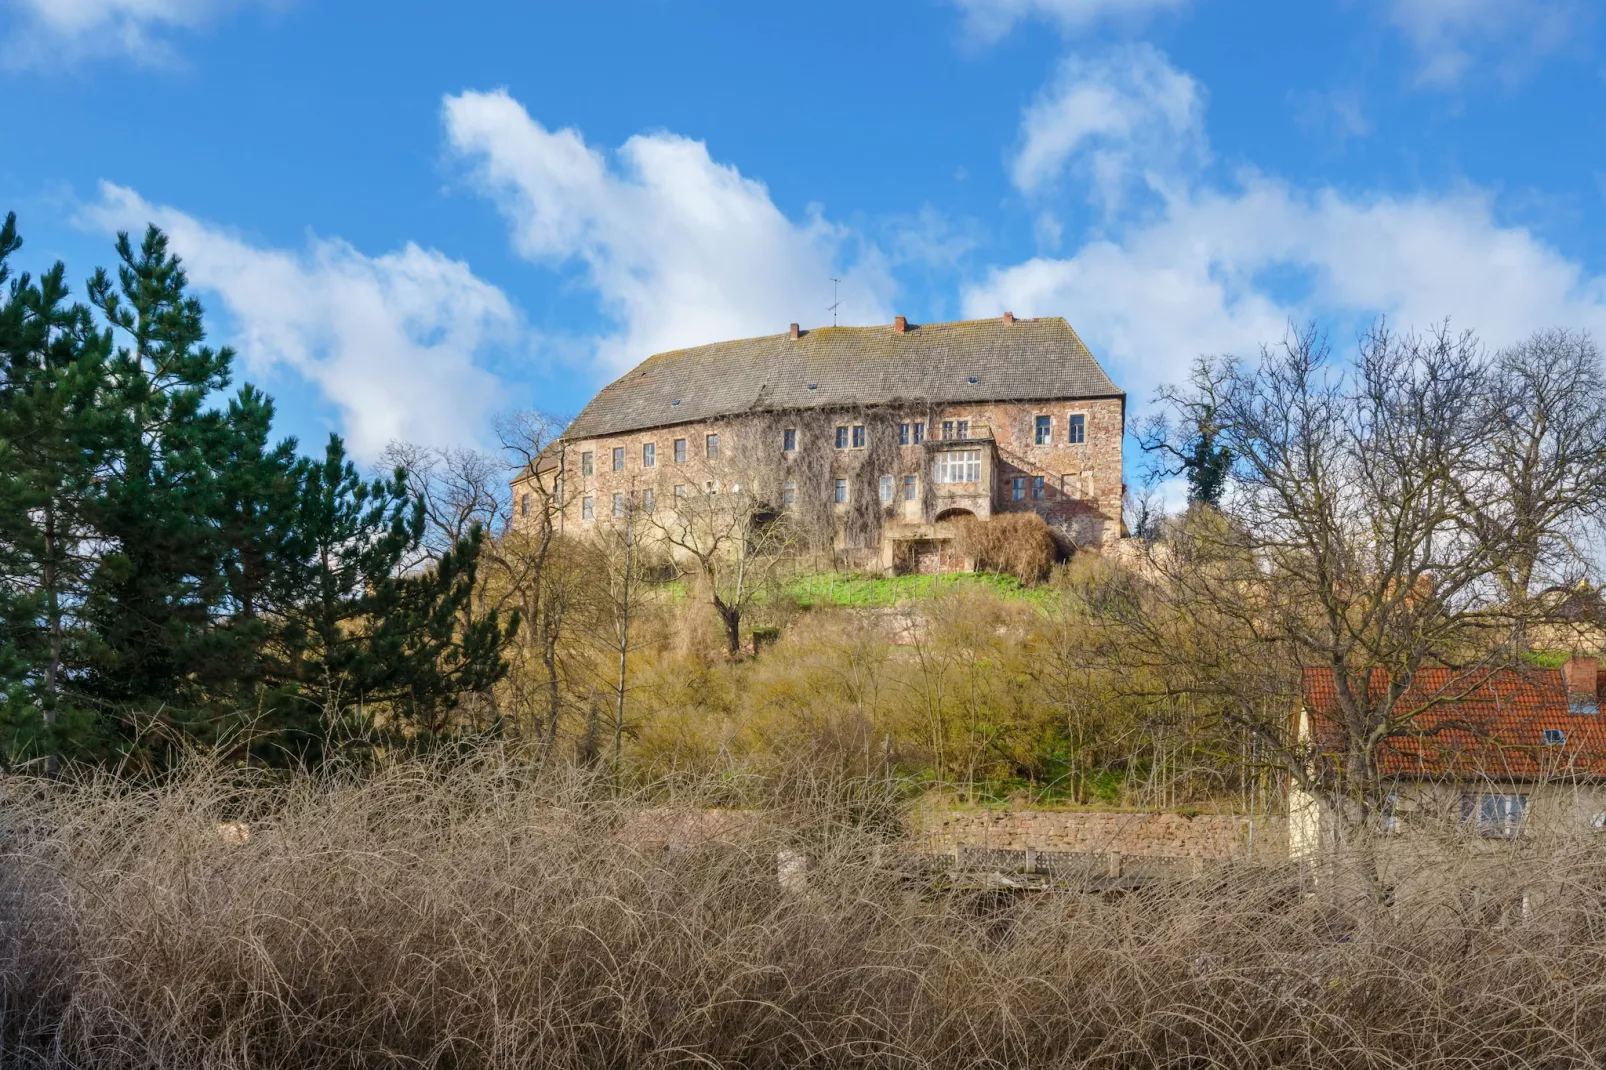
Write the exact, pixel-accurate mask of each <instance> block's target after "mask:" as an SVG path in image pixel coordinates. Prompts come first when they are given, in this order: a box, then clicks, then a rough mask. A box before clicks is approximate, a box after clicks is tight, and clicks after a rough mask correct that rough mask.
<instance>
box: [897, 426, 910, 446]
mask: <svg viewBox="0 0 1606 1070" xmlns="http://www.w3.org/2000/svg"><path fill="white" fill-rule="evenodd" d="M898 445H900V446H907V445H909V425H908V424H906V423H901V424H899V425H898Z"/></svg>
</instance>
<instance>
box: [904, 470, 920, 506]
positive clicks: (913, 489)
mask: <svg viewBox="0 0 1606 1070" xmlns="http://www.w3.org/2000/svg"><path fill="white" fill-rule="evenodd" d="M919 491H920V481H919V480H917V479H916V478H915V477H914V476H904V477H903V500H904V501H906V502H912V501H914V500H915V498H916V497H917V496H918V494H919Z"/></svg>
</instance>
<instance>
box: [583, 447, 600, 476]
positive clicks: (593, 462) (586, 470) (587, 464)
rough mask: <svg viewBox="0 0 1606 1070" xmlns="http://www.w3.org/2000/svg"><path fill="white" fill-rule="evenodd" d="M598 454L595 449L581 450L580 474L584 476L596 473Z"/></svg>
mask: <svg viewBox="0 0 1606 1070" xmlns="http://www.w3.org/2000/svg"><path fill="white" fill-rule="evenodd" d="M596 473H597V455H596V452H595V451H593V450H581V451H580V474H581V475H582V476H591V475H596Z"/></svg>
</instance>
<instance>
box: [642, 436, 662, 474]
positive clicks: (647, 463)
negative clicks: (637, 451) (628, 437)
mask: <svg viewBox="0 0 1606 1070" xmlns="http://www.w3.org/2000/svg"><path fill="white" fill-rule="evenodd" d="M657 464H658V444H657V443H656V442H643V443H642V444H641V467H643V468H653V467H655V466H656V465H657Z"/></svg>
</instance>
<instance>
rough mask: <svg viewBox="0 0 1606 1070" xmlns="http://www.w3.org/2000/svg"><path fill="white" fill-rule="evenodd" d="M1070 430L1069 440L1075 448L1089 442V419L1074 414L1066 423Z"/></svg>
mask: <svg viewBox="0 0 1606 1070" xmlns="http://www.w3.org/2000/svg"><path fill="white" fill-rule="evenodd" d="M1065 423H1066V426H1068V427H1069V428H1070V435H1069V436H1068V439H1069V441H1070V443H1071V445H1073V446H1079V445H1081V444H1082V443H1084V442H1086V441H1087V417H1086V416H1083V415H1082V414H1081V413H1079V412H1076V413H1072V414H1071V417H1070V419H1068V420H1066V421H1065Z"/></svg>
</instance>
